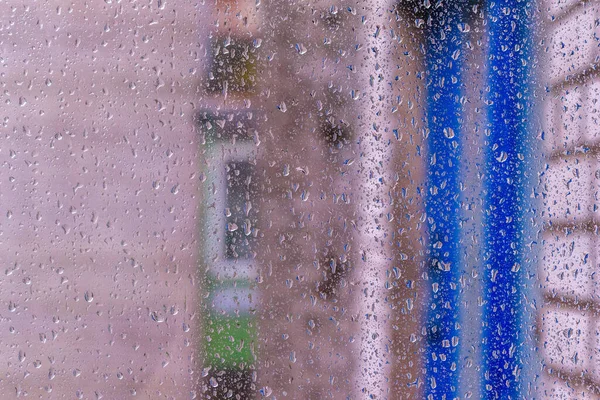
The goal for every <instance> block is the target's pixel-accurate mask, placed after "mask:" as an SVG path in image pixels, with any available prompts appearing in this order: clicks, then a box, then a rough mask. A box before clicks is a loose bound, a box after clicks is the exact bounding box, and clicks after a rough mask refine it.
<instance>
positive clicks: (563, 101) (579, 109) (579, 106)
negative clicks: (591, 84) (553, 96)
mask: <svg viewBox="0 0 600 400" xmlns="http://www.w3.org/2000/svg"><path fill="white" fill-rule="evenodd" d="M582 91H583V90H582V88H581V87H579V86H571V87H568V88H567V89H565V90H563V91H562V92H561V94H560V97H559V98H558V99H557V103H558V104H557V106H558V107H557V108H556V109H555V110H556V113H557V117H556V126H555V128H556V131H557V134H558V136H557V138H556V142H555V146H556V147H557V148H558V149H563V148H567V149H570V148H572V147H574V146H576V145H578V144H580V143H581V142H582V140H583V138H584V122H585V110H584V109H583V94H582Z"/></svg>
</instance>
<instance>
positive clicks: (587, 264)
mask: <svg viewBox="0 0 600 400" xmlns="http://www.w3.org/2000/svg"><path fill="white" fill-rule="evenodd" d="M594 243H595V242H594V237H593V236H592V234H590V233H586V232H578V233H574V234H571V235H564V234H562V233H559V234H557V233H553V232H549V233H547V234H546V237H545V239H544V245H543V252H542V259H541V263H540V281H541V282H540V283H541V285H542V287H543V288H544V290H545V291H547V292H549V293H552V294H554V295H556V294H560V295H567V296H569V297H571V298H575V297H577V298H586V299H591V298H592V296H593V294H594V293H595V290H596V289H597V286H596V285H597V284H596V283H595V282H594V277H593V275H594V272H595V267H594V258H595V255H594V252H595V250H594Z"/></svg>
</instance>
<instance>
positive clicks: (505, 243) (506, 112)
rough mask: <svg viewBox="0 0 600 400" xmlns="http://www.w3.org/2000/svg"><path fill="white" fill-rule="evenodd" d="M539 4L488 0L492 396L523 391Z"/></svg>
mask: <svg viewBox="0 0 600 400" xmlns="http://www.w3.org/2000/svg"><path fill="white" fill-rule="evenodd" d="M531 13H532V3H531V1H529V0H494V1H492V0H489V1H488V2H487V29H488V30H489V57H488V60H489V64H488V85H489V95H488V100H489V106H488V128H489V136H488V137H487V141H488V143H487V144H486V151H487V154H486V157H487V160H486V178H487V179H486V182H485V186H486V190H487V193H486V206H485V208H484V210H485V211H484V212H485V214H484V220H485V228H484V229H485V244H486V248H485V254H484V274H483V275H484V278H483V290H484V296H483V298H484V300H485V303H484V311H483V319H484V321H483V371H482V393H483V395H484V396H483V397H484V398H486V399H516V398H520V396H521V395H522V394H523V393H522V391H523V387H524V385H523V384H522V379H520V378H521V376H522V375H524V374H523V373H521V369H522V368H523V367H524V365H523V364H524V363H523V360H524V357H525V356H526V352H525V350H524V349H523V344H524V341H525V339H526V338H525V337H524V336H525V334H526V330H525V329H522V328H521V327H520V323H521V322H523V310H524V300H523V287H522V283H523V281H524V276H523V274H524V268H521V266H522V264H523V263H524V262H525V260H524V257H523V242H524V238H523V235H524V234H523V232H524V231H525V228H526V227H525V226H524V220H523V216H524V209H525V207H526V205H527V203H526V195H525V186H526V184H527V182H526V178H525V177H524V174H525V172H526V162H527V158H528V156H529V154H528V152H527V148H530V147H531V146H532V144H531V143H528V141H527V140H528V138H527V131H528V129H527V128H528V118H527V117H528V110H529V109H530V108H531V100H532V98H531V95H530V92H529V86H528V83H529V78H530V69H531V64H532V60H531V58H530V53H529V50H530V49H531V45H532V40H531V33H532V32H531V26H532V24H533V18H532V15H531Z"/></svg>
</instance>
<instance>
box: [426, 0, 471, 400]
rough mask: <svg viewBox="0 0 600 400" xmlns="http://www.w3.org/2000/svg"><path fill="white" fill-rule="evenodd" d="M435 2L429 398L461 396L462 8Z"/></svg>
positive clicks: (431, 25) (430, 47) (431, 31)
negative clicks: (460, 184)
mask: <svg viewBox="0 0 600 400" xmlns="http://www.w3.org/2000/svg"><path fill="white" fill-rule="evenodd" d="M434 4H435V3H434V2H432V5H431V10H429V15H428V17H426V18H427V21H426V22H425V23H426V28H425V46H426V47H425V48H426V55H425V56H426V57H425V58H426V68H427V73H428V78H427V125H428V129H429V135H428V137H427V147H428V151H427V153H428V160H427V169H428V171H427V180H428V187H427V193H426V196H425V208H426V212H427V217H428V221H429V222H428V228H429V244H428V259H427V263H428V264H427V273H428V275H429V283H430V284H431V286H430V287H429V288H428V289H429V292H430V294H429V296H430V300H429V307H428V309H427V311H426V316H425V318H426V326H427V345H426V351H425V360H424V361H425V367H426V374H427V376H426V381H425V382H424V392H425V398H432V399H443V398H446V399H453V398H454V397H456V396H458V378H459V374H460V370H459V368H460V366H459V334H460V332H459V329H458V327H457V323H458V322H459V309H458V304H459V290H460V284H459V278H460V272H461V266H460V265H459V260H460V243H459V238H460V214H461V212H460V210H461V208H460V187H459V182H460V175H459V174H460V160H461V140H462V132H461V126H462V120H461V114H462V105H461V103H460V98H461V96H462V93H463V90H462V87H463V82H462V80H461V70H462V59H463V56H462V42H463V36H464V33H463V32H462V31H461V29H460V28H459V26H460V24H461V23H462V22H463V10H464V8H465V7H464V5H465V4H468V1H460V0H459V1H450V2H444V3H443V4H441V5H438V6H435V5H434Z"/></svg>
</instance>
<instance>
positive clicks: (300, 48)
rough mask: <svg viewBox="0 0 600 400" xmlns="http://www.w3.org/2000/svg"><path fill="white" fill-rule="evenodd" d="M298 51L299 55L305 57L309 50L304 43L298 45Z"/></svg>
mask: <svg viewBox="0 0 600 400" xmlns="http://www.w3.org/2000/svg"><path fill="white" fill-rule="evenodd" d="M296 51H297V52H298V54H300V55H303V54H306V52H307V49H306V47H305V46H304V45H303V44H302V43H296Z"/></svg>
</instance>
